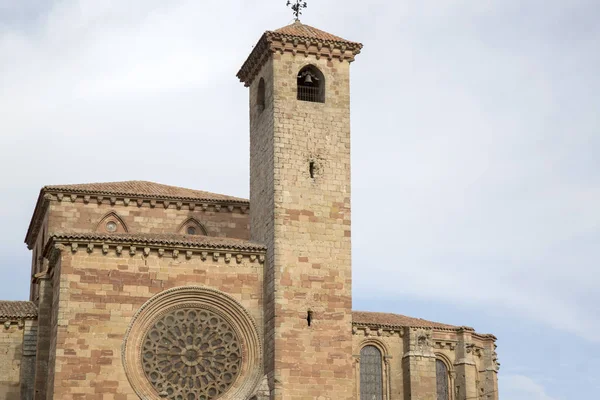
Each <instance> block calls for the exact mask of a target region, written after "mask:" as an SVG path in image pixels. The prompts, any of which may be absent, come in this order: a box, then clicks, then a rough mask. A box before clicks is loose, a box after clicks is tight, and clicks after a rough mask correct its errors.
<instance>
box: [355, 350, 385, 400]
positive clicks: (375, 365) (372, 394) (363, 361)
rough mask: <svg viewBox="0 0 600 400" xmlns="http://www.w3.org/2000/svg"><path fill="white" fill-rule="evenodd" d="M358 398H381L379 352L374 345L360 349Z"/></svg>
mask: <svg viewBox="0 0 600 400" xmlns="http://www.w3.org/2000/svg"><path fill="white" fill-rule="evenodd" d="M360 400H383V370H382V360H381V352H380V351H379V349H378V348H377V347H375V346H365V347H363V348H362V350H361V351H360Z"/></svg>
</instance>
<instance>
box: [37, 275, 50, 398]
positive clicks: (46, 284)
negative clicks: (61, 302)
mask: <svg viewBox="0 0 600 400" xmlns="http://www.w3.org/2000/svg"><path fill="white" fill-rule="evenodd" d="M36 279H37V280H38V284H39V288H40V298H39V303H38V329H37V355H36V365H35V383H34V396H33V398H34V399H35V400H46V384H47V381H48V359H49V355H50V339H51V332H52V326H51V323H52V321H51V320H52V312H51V311H52V297H53V296H52V295H53V292H52V280H51V279H50V277H49V275H43V276H40V277H36Z"/></svg>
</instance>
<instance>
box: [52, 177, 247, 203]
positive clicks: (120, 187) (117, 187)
mask: <svg viewBox="0 0 600 400" xmlns="http://www.w3.org/2000/svg"><path fill="white" fill-rule="evenodd" d="M44 191H62V192H68V193H90V194H92V193H93V194H106V195H138V196H148V197H156V198H169V199H180V198H181V199H196V200H217V201H232V202H248V200H247V199H243V198H240V197H233V196H227V195H224V194H217V193H211V192H205V191H203V190H194V189H186V188H182V187H177V186H169V185H163V184H161V183H155V182H147V181H123V182H103V183H83V184H73V185H51V186H44V187H43V188H42V192H44Z"/></svg>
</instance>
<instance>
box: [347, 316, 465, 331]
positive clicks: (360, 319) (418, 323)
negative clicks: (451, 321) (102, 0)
mask: <svg viewBox="0 0 600 400" xmlns="http://www.w3.org/2000/svg"><path fill="white" fill-rule="evenodd" d="M352 322H353V323H358V324H367V325H382V326H409V327H423V328H439V329H451V330H458V329H472V328H468V327H461V326H455V325H448V324H442V323H439V322H433V321H427V320H424V319H421V318H413V317H407V316H405V315H400V314H392V313H383V312H371V311H352Z"/></svg>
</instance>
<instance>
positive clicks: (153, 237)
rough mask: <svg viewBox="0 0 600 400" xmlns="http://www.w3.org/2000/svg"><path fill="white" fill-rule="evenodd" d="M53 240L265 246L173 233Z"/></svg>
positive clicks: (75, 236) (250, 248) (59, 235)
mask: <svg viewBox="0 0 600 400" xmlns="http://www.w3.org/2000/svg"><path fill="white" fill-rule="evenodd" d="M52 239H53V240H54V241H77V240H81V241H92V242H115V243H125V244H147V245H155V246H182V247H202V248H208V249H231V250H246V251H261V252H262V251H264V250H265V249H266V247H265V246H264V245H262V244H260V243H254V242H250V241H248V240H243V239H234V238H223V237H213V236H202V235H181V234H175V233H164V234H151V233H137V234H131V233H112V234H98V233H56V234H54V235H52Z"/></svg>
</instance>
